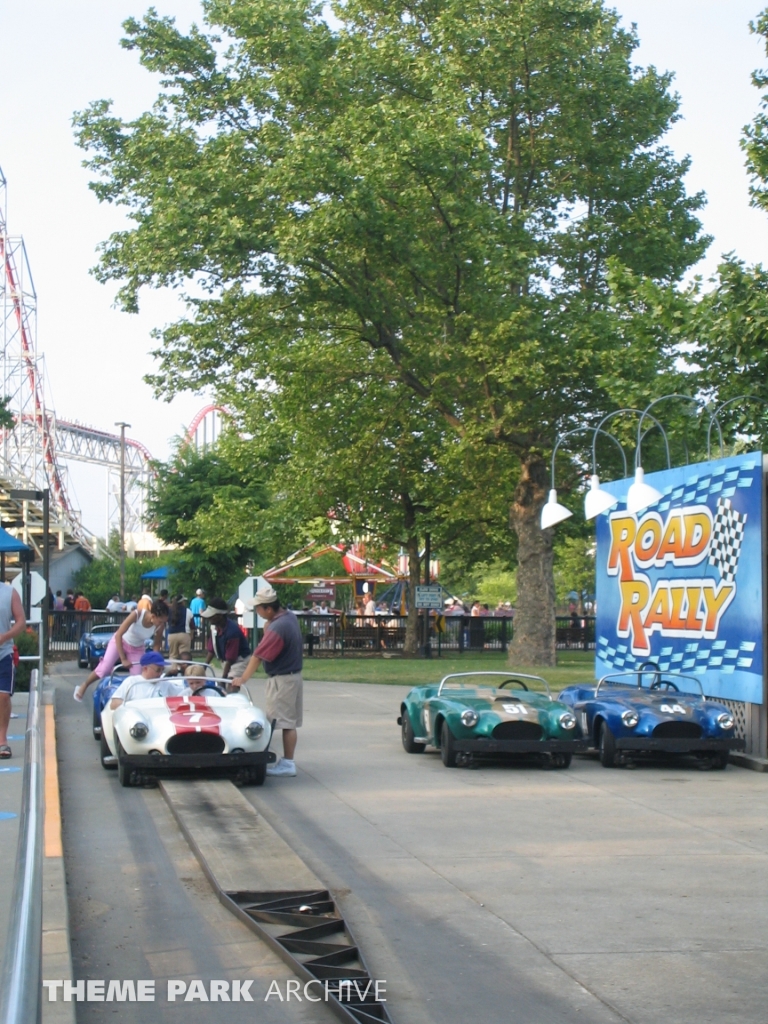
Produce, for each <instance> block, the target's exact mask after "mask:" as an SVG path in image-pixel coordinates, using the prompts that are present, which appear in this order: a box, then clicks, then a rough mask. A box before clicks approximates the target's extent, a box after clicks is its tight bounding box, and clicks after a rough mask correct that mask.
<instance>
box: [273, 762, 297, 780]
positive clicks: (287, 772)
mask: <svg viewBox="0 0 768 1024" xmlns="http://www.w3.org/2000/svg"><path fill="white" fill-rule="evenodd" d="M295 774H296V765H295V763H294V762H293V761H289V760H288V758H287V757H281V758H280V760H279V761H278V762H277V764H268V765H267V775H284V776H285V777H286V778H289V777H293V776H294V775H295Z"/></svg>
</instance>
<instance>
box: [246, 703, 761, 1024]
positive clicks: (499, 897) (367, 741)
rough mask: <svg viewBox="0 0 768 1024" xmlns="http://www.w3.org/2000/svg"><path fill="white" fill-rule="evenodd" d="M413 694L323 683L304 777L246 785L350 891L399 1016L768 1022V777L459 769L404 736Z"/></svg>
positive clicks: (578, 768)
mask: <svg viewBox="0 0 768 1024" xmlns="http://www.w3.org/2000/svg"><path fill="white" fill-rule="evenodd" d="M262 689H263V684H262V683H257V684H256V685H253V684H251V691H252V694H253V697H254V700H256V701H257V703H258V702H259V701H260V700H261V699H262V697H261V694H262ZM405 692H406V689H405V688H400V687H384V686H371V685H366V686H354V685H349V684H333V683H317V684H311V683H310V684H308V685H307V687H306V699H305V709H306V710H305V722H306V725H305V727H304V728H303V729H302V730H301V732H300V734H299V736H300V739H299V747H298V750H297V765H298V769H299V774H298V776H297V778H295V779H275V780H268V783H267V785H266V786H265V787H264V789H263V790H252V789H251V790H245V791H244V792H245V793H246V794H247V796H248V798H249V799H250V800H251V801H252V802H253V803H254V805H255V806H256V807H257V808H258V809H260V810H262V812H263V813H264V814H265V816H267V817H268V819H269V820H270V822H271V823H272V824H273V825H274V827H275V828H276V829H277V830H278V831H279V832H281V834H282V835H283V836H284V838H286V839H287V840H288V841H289V842H290V843H291V845H292V846H293V847H294V849H296V850H297V852H299V853H300V855H301V856H302V857H303V858H304V859H305V860H306V861H307V863H309V865H310V866H311V867H312V868H313V870H314V871H315V872H316V873H317V874H318V875H319V876H320V877H322V878H324V879H325V881H326V883H327V884H328V885H329V886H330V887H331V888H332V889H334V891H336V893H337V894H338V895H339V903H340V906H341V907H342V909H343V912H344V913H345V916H346V917H347V920H348V921H349V922H350V925H351V927H352V928H353V930H354V931H355V934H356V936H357V937H358V940H359V941H360V942H361V945H362V947H363V949H365V951H366V956H367V958H368V962H369V966H370V968H371V970H372V971H373V973H374V974H376V975H377V976H379V977H385V978H387V979H388V982H389V992H390V1000H391V1001H390V1009H391V1012H392V1015H393V1018H394V1019H395V1020H402V1021H406V1020H407V1021H409V1022H410V1024H417V1022H418V1024H422V1022H423V1024H427V1022H433V1021H438V1020H439V1021H456V1022H459V1021H463V1020H466V1019H471V1018H472V1017H473V1016H480V1017H482V1019H483V1020H484V1021H508V1020H513V1021H516V1022H520V1024H542V1022H544V1021H547V1022H549V1021H560V1020H584V1021H590V1022H598V1021H602V1020H626V1021H631V1022H633V1024H659V1022H660V1021H665V1020H674V1021H675V1022H676V1024H709V1022H712V1024H731V1022H733V1024H736V1022H738V1024H758V1022H759V1024H763V1022H764V1021H765V1020H766V996H767V995H768V983H766V981H765V978H766V975H767V974H768V934H766V924H767V923H768V913H767V912H768V784H767V780H766V778H765V776H764V775H760V774H757V773H754V772H750V771H746V770H744V769H739V768H734V767H729V768H728V769H727V770H726V771H725V772H700V771H698V770H696V769H695V768H694V767H691V766H688V765H682V764H679V763H671V764H670V763H664V764H656V765H653V766H651V765H648V766H643V767H640V768H638V769H637V770H635V771H627V770H622V769H617V770H606V769H604V768H602V767H601V766H600V765H599V763H598V762H597V761H596V760H594V759H591V758H584V757H582V758H576V759H574V763H573V766H572V768H571V769H570V770H568V771H556V772H543V771H541V770H539V769H536V768H532V767H512V766H488V767H483V768H479V769H476V770H460V769H459V770H448V769H445V768H444V767H443V765H442V763H441V761H440V759H439V755H437V754H434V753H432V754H429V753H427V754H424V755H410V756H409V755H407V754H405V753H404V751H403V750H402V747H401V745H400V739H399V730H398V727H397V725H396V723H395V719H396V716H397V714H398V709H399V702H400V699H401V697H402V696H403V695H404V694H405Z"/></svg>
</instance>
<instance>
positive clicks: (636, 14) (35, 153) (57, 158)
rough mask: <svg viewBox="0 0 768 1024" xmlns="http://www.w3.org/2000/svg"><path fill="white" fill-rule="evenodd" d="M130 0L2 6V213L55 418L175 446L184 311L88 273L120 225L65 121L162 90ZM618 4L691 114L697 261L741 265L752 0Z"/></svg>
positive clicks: (102, 491)
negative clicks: (160, 343) (28, 280)
mask: <svg viewBox="0 0 768 1024" xmlns="http://www.w3.org/2000/svg"><path fill="white" fill-rule="evenodd" d="M148 6H149V3H141V2H137V0H68V2H67V3H66V4H63V3H61V2H60V0H24V3H10V2H6V3H2V4H0V40H2V47H3V77H2V82H1V83H0V98H2V106H1V107H0V110H1V113H0V167H1V168H2V170H3V172H4V174H5V177H6V179H7V180H8V223H9V228H10V231H11V233H12V234H22V235H23V236H24V239H25V242H26V246H27V250H28V254H29V258H30V262H31V267H32V272H33V275H34V280H35V286H36V290H37V294H38V309H39V312H38V348H39V350H40V351H41V352H43V353H44V354H45V361H46V366H47V372H48V378H49V383H50V390H51V394H52V397H53V404H54V408H55V410H56V413H57V415H58V416H59V417H60V418H61V419H74V420H79V421H80V422H82V423H86V424H89V425H91V426H94V427H96V428H98V429H100V430H107V431H111V430H113V429H114V423H115V422H116V421H119V420H125V421H126V422H128V423H130V424H131V429H130V430H129V431H128V434H129V436H132V437H134V438H136V439H137V440H139V441H141V442H142V443H143V444H144V445H146V447H147V448H148V449H149V450H150V451H151V452H152V454H153V455H154V456H155V457H156V458H165V457H167V455H168V454H169V451H170V445H171V441H172V438H174V437H175V436H178V435H179V434H181V433H183V431H184V429H185V427H186V425H187V424H188V423H189V422H190V420H191V419H192V417H193V416H194V415H195V413H196V412H197V411H198V410H199V409H200V408H201V407H202V406H203V405H205V404H206V400H205V398H204V397H201V396H194V395H185V396H181V397H179V398H177V399H175V400H174V401H173V402H171V403H165V402H162V401H158V400H156V399H155V398H154V397H153V395H152V392H151V390H150V388H149V387H148V386H147V385H146V384H145V383H144V382H143V377H144V375H145V374H147V373H149V372H152V371H153V370H154V369H155V368H156V367H155V362H154V360H153V358H152V356H151V355H150V352H151V350H152V349H153V348H154V347H155V343H154V342H153V340H152V338H151V337H150V333H151V331H152V329H153V328H157V327H162V326H163V325H164V324H166V323H169V322H171V321H173V320H174V319H176V317H177V316H178V315H179V311H180V307H179V305H178V303H177V300H176V299H175V297H174V296H173V295H171V294H167V293H154V294H153V293H146V294H145V295H144V297H143V300H142V307H141V311H140V313H139V314H138V315H128V314H125V313H122V312H120V311H118V310H117V309H115V308H114V295H115V290H116V289H115V286H114V285H101V284H99V283H98V282H97V281H96V280H95V279H94V278H93V277H92V275H91V274H90V273H89V270H90V268H91V267H92V266H93V265H94V263H95V261H96V248H97V246H98V244H99V242H100V241H102V240H103V239H105V238H106V237H107V236H108V235H109V234H110V233H111V232H112V231H114V230H116V229H119V228H120V227H122V225H123V223H124V222H123V220H122V214H121V213H120V211H119V210H115V209H114V208H112V207H109V206H100V205H99V203H98V201H97V200H96V198H95V196H94V195H93V194H92V193H91V192H90V191H89V189H88V172H87V171H85V170H84V169H83V167H82V166H81V162H82V158H83V154H82V153H81V152H80V150H79V149H77V147H76V146H75V144H74V140H73V135H72V129H71V117H72V113H73V111H75V110H80V109H83V108H84V107H85V106H87V104H88V103H89V102H91V101H92V100H96V99H102V98H109V99H112V100H113V101H114V104H115V110H116V112H117V113H118V114H119V115H121V116H123V117H132V116H135V115H136V114H138V113H140V112H141V111H142V110H145V109H146V108H147V107H149V106H150V105H151V103H152V101H153V99H154V97H155V95H156V92H157V83H156V81H155V80H154V79H153V77H152V76H151V75H150V74H149V73H148V72H146V71H145V70H144V69H143V68H141V67H140V65H139V64H138V61H137V58H136V55H135V54H134V53H129V52H126V51H124V50H122V49H121V48H120V46H119V39H120V36H121V34H122V32H121V22H122V21H123V20H124V19H125V18H126V17H129V16H132V15H133V16H140V15H141V14H142V13H143V12H144V10H145V9H146V7H148ZM154 6H155V7H156V8H157V9H158V11H159V12H160V13H161V14H170V15H173V16H175V17H176V18H177V21H178V24H179V25H180V26H181V27H182V28H186V27H188V26H189V24H190V23H191V22H192V21H193V20H199V18H200V7H199V4H198V3H197V2H195V0H155V2H154ZM613 6H614V7H615V8H616V10H617V11H618V12H619V14H620V15H621V17H622V19H623V21H624V23H625V24H627V25H629V24H631V23H633V22H634V23H635V24H636V25H637V30H638V34H639V37H640V47H639V49H638V50H637V51H636V63H638V64H642V65H647V64H653V65H654V66H655V67H656V68H658V69H659V70H665V71H672V72H674V74H675V81H674V89H675V90H676V91H677V92H678V93H679V94H680V97H681V113H682V115H683V118H682V120H681V121H680V122H679V123H678V124H676V125H675V126H674V128H673V129H672V130H671V131H670V133H669V136H668V140H667V141H668V143H669V145H670V146H671V147H672V148H673V150H674V151H675V153H676V155H677V156H678V157H682V156H685V155H686V154H687V155H690V157H691V158H692V166H691V170H690V172H689V175H688V178H687V185H688V188H689V190H690V191H699V190H703V191H704V192H705V193H706V195H707V199H708V205H707V207H706V208H705V210H704V211H703V214H702V220H703V223H704V227H705V230H706V231H707V233H709V234H711V235H713V236H714V242H713V243H712V246H711V247H710V250H709V252H708V254H707V256H706V257H705V259H704V260H703V261H702V263H701V264H700V265H699V266H698V267H697V268H696V272H697V273H701V274H703V275H704V276H705V277H707V276H709V275H711V274H712V272H713V271H714V269H715V267H716V266H717V263H718V260H719V258H720V256H721V255H722V254H723V253H726V252H730V251H734V252H735V253H736V254H737V255H738V256H740V257H741V258H742V259H744V260H746V261H747V262H750V263H752V262H759V261H765V260H766V258H767V257H768V215H766V214H764V213H761V212H760V211H757V210H755V209H753V208H751V207H750V205H749V193H748V184H749V183H748V178H747V174H746V171H745V169H744V159H743V154H742V152H741V150H740V148H739V139H740V136H741V131H742V128H743V126H744V125H745V124H747V123H748V122H749V121H750V120H751V119H752V118H753V117H754V115H755V113H756V112H757V110H758V107H759V95H758V92H757V90H756V89H755V88H754V87H753V86H752V84H751V81H750V75H751V72H752V71H753V70H754V69H755V68H757V67H760V66H765V65H768V58H766V56H765V53H764V50H763V47H762V45H761V40H760V39H759V38H758V37H755V36H753V35H750V32H749V28H748V25H749V22H750V20H751V19H753V18H754V17H756V15H757V14H758V13H759V11H760V9H761V8H760V3H759V0H753V2H745V0H621V2H618V3H614V4H613ZM69 481H70V486H71V488H72V490H73V492H74V504H75V505H76V506H77V507H79V508H81V509H82V511H83V518H84V522H85V524H86V526H88V527H89V528H90V529H91V530H93V531H94V532H95V533H98V534H102V535H103V534H104V523H105V512H106V479H105V474H104V473H103V472H102V471H101V470H99V469H94V468H92V467H85V466H82V465H79V466H78V465H77V464H74V463H73V464H71V465H70V467H69Z"/></svg>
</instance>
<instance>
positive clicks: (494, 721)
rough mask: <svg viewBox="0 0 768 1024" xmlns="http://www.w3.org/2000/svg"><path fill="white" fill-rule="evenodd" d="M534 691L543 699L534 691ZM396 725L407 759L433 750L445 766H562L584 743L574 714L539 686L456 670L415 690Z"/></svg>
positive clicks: (537, 681)
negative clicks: (497, 762)
mask: <svg viewBox="0 0 768 1024" xmlns="http://www.w3.org/2000/svg"><path fill="white" fill-rule="evenodd" d="M499 677H501V678H499ZM460 679H461V680H466V682H462V683H459V682H457V680H460ZM501 680H503V681H501ZM496 684H498V685H496ZM539 686H541V687H542V688H543V690H544V692H543V693H542V692H539V691H538V689H537V690H534V687H539ZM397 724H398V725H399V726H400V728H401V731H402V738H403V747H404V748H405V750H406V752H407V753H409V754H421V753H423V752H424V749H425V747H427V745H429V746H433V747H438V748H439V750H440V755H441V757H442V759H443V764H444V765H445V767H446V768H457V767H468V766H469V765H470V764H472V763H473V762H476V761H478V760H481V759H484V758H488V759H497V758H500V757H507V756H509V755H528V756H531V755H533V756H534V757H535V758H536V760H537V761H538V763H539V764H540V765H541V766H542V767H548V768H567V767H568V766H569V765H570V763H571V758H572V757H573V754H574V753H575V752H576V751H578V750H586V749H587V745H588V741H587V740H586V739H585V738H583V737H582V735H581V730H580V728H579V725H578V722H577V721H576V716H575V715H574V714H573V712H572V711H571V709H570V708H569V707H568V706H567V705H566V704H562V703H561V702H560V701H557V700H553V699H552V695H551V694H550V692H549V686H548V685H547V682H546V680H545V679H542V678H541V677H540V676H529V675H525V674H523V673H521V672H457V673H454V674H452V675H448V676H445V677H444V678H443V679H442V681H441V682H440V683H439V684H438V683H433V684H431V685H429V686H414V688H413V689H412V690H411V691H410V693H409V694H408V695H407V696H406V698H405V700H404V701H403V703H402V705H401V707H400V716H399V718H398V719H397Z"/></svg>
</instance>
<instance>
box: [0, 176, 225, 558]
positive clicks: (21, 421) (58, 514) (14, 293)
mask: <svg viewBox="0 0 768 1024" xmlns="http://www.w3.org/2000/svg"><path fill="white" fill-rule="evenodd" d="M6 210H7V182H6V179H5V177H4V175H3V172H2V170H1V169H0V375H1V376H2V383H1V384H0V388H2V390H0V398H5V399H7V408H8V411H9V412H10V414H11V415H12V416H13V419H14V426H13V428H12V429H9V428H8V429H3V428H2V427H0V520H2V523H3V525H4V526H7V527H10V528H11V529H14V528H16V529H22V526H23V529H24V532H25V540H27V541H28V542H31V543H33V544H35V546H38V545H37V544H36V543H35V536H36V535H38V534H39V533H40V532H41V531H42V523H41V522H40V516H39V510H38V509H36V508H34V507H33V506H34V504H35V503H33V502H30V503H28V505H27V506H26V507H23V505H22V503H21V502H19V501H15V500H14V499H12V498H11V497H10V492H11V490H13V489H14V488H20V489H25V490H28V489H34V490H44V489H45V488H49V489H50V495H51V523H52V528H53V532H54V535H57V536H58V543H59V547H64V546H66V544H71V543H77V544H82V545H84V546H85V547H86V548H89V549H91V550H92V549H93V548H94V545H95V538H94V537H93V536H92V535H91V534H90V533H89V531H88V530H86V529H85V528H84V526H83V524H82V522H81V519H80V514H79V512H78V511H77V510H76V509H75V508H74V506H73V503H72V501H71V499H70V496H69V495H68V493H67V484H66V480H67V474H66V464H67V463H68V462H71V461H75V462H85V463H90V464H91V465H96V466H102V467H103V468H105V469H106V470H107V472H108V473H109V472H115V473H117V472H119V471H120V468H121V461H122V460H121V440H120V437H119V436H118V435H117V434H112V433H110V432H108V431H104V430H99V429H97V428H95V427H91V426H87V425H85V424H82V423H78V422H76V421H72V420H63V419H59V418H58V417H57V416H56V413H55V410H54V409H53V404H52V402H49V403H46V395H47V390H48V389H47V388H46V377H45V366H44V361H43V359H42V357H41V356H40V355H39V354H38V350H37V293H36V291H35V286H34V282H33V279H32V272H31V268H30V264H29V259H28V257H27V251H26V248H25V245H24V240H23V238H21V237H20V236H13V235H11V234H10V233H9V231H8V226H7V214H6ZM230 415H231V414H230V412H229V411H228V410H227V409H225V408H224V407H223V406H219V405H207V406H206V407H205V408H203V409H201V410H200V412H199V413H198V414H197V415H196V416H195V418H194V419H193V421H192V423H191V424H190V426H189V429H188V430H187V433H186V437H185V440H186V442H187V443H194V444H195V445H196V447H198V448H200V447H202V449H203V450H205V449H206V448H207V447H208V446H209V445H211V444H214V443H215V441H216V438H217V434H218V432H219V430H220V421H221V419H222V418H225V417H229V416H230ZM201 428H202V429H201ZM199 435H202V437H200V436H199ZM201 442H202V443H201ZM151 462H152V456H151V454H150V452H149V451H148V449H147V448H146V447H145V446H144V445H142V444H141V443H140V442H139V441H135V440H133V439H131V438H126V440H125V472H126V495H127V503H126V528H127V529H128V530H129V531H134V530H141V529H145V528H146V514H145V499H146V494H147V489H148V486H149V484H150V482H151V477H152V468H151ZM108 485H109V481H108ZM108 491H109V486H108ZM113 504H114V502H113ZM114 511H115V510H114V509H112V510H111V511H110V510H108V516H109V515H112V513H114ZM30 532H31V534H33V535H35V536H29V534H30ZM38 540H39V538H38Z"/></svg>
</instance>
